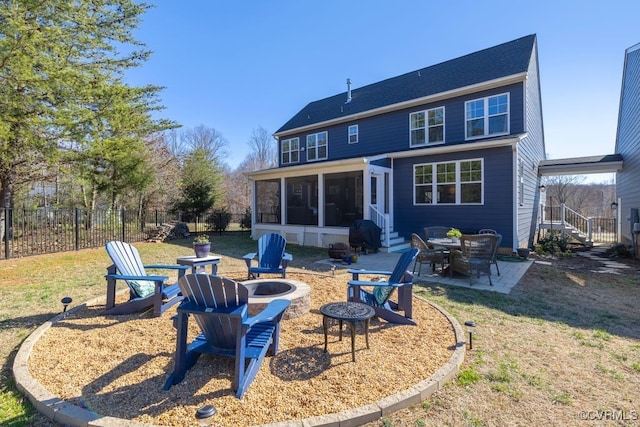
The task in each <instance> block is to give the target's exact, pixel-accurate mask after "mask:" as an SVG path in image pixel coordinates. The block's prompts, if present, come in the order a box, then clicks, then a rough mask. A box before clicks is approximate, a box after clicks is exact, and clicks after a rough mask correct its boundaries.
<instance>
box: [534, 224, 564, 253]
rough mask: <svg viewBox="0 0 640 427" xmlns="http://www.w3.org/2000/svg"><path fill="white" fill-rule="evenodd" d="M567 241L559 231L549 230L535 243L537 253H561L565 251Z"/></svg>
mask: <svg viewBox="0 0 640 427" xmlns="http://www.w3.org/2000/svg"><path fill="white" fill-rule="evenodd" d="M568 247H569V241H568V240H567V238H566V237H565V236H564V235H563V234H562V233H560V232H559V231H555V230H551V231H549V232H548V233H547V235H546V236H544V237H543V238H542V239H540V240H538V244H536V253H537V254H563V253H565V252H567V249H568Z"/></svg>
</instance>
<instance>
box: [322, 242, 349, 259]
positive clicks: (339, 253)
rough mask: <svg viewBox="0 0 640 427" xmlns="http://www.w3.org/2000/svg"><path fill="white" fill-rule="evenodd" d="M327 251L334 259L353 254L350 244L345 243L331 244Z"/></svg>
mask: <svg viewBox="0 0 640 427" xmlns="http://www.w3.org/2000/svg"><path fill="white" fill-rule="evenodd" d="M327 252H328V253H329V258H332V259H342V258H344V257H346V256H349V255H351V249H349V246H347V245H346V244H344V243H334V244H332V245H329V249H328V250H327Z"/></svg>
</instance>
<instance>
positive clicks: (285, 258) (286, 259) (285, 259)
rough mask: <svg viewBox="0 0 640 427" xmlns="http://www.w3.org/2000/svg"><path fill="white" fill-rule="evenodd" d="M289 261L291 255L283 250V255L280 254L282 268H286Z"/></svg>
mask: <svg viewBox="0 0 640 427" xmlns="http://www.w3.org/2000/svg"><path fill="white" fill-rule="evenodd" d="M291 261H293V255H291V254H288V253H286V252H285V253H284V255H282V268H287V267H288V266H289V263H290V262H291Z"/></svg>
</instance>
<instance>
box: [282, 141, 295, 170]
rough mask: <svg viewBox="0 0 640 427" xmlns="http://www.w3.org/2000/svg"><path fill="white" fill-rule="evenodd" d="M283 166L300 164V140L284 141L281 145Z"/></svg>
mask: <svg viewBox="0 0 640 427" xmlns="http://www.w3.org/2000/svg"><path fill="white" fill-rule="evenodd" d="M280 151H281V153H282V164H283V165H286V164H289V163H298V161H300V139H299V138H290V139H284V140H282V143H281V148H280Z"/></svg>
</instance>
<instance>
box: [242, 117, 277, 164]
mask: <svg viewBox="0 0 640 427" xmlns="http://www.w3.org/2000/svg"><path fill="white" fill-rule="evenodd" d="M247 144H248V145H249V148H250V149H251V151H250V152H249V154H248V155H247V158H246V159H245V161H244V162H243V165H244V167H243V169H244V170H245V171H256V170H261V169H268V168H273V167H276V166H278V147H277V146H276V141H275V139H274V138H273V136H271V134H269V132H268V131H267V130H266V129H265V128H263V127H262V126H258V128H256V129H254V130H253V132H251V136H250V137H249V141H247Z"/></svg>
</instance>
